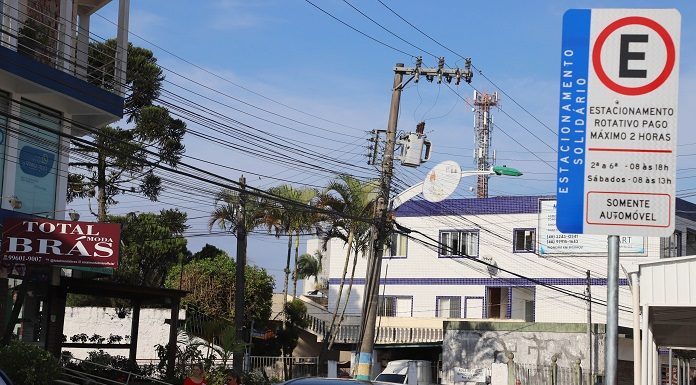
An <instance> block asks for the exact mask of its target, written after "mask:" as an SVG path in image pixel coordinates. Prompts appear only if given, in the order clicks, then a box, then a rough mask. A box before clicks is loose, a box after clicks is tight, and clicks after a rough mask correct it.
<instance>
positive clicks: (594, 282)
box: [305, 196, 696, 369]
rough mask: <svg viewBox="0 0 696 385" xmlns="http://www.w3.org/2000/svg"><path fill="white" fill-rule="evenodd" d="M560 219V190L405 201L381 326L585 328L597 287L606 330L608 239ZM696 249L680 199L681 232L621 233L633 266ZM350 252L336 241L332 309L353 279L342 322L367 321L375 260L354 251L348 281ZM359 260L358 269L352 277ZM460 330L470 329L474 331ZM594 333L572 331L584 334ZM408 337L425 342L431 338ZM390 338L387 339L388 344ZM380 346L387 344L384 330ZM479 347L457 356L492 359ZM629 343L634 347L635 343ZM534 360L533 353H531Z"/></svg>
mask: <svg viewBox="0 0 696 385" xmlns="http://www.w3.org/2000/svg"><path fill="white" fill-rule="evenodd" d="M555 216H556V210H555V200H554V197H552V196H551V197H548V196H546V197H545V196H511V197H494V198H474V199H450V200H445V201H442V202H439V203H431V202H426V201H422V200H413V201H409V202H406V203H404V204H403V205H401V206H400V207H399V208H398V209H397V210H396V212H395V221H396V222H397V223H398V224H399V226H397V230H399V231H400V233H397V234H394V235H393V236H392V239H391V242H390V244H389V246H388V247H387V248H386V249H387V250H385V255H384V257H383V258H384V259H383V261H382V278H381V284H380V304H379V315H380V321H379V325H380V326H381V327H384V326H389V325H395V326H394V328H397V327H400V328H415V329H419V328H432V327H439V328H440V329H442V328H443V321H454V322H456V321H462V322H461V323H458V324H457V325H468V324H476V325H478V326H477V328H479V329H480V328H482V327H483V326H481V323H482V322H484V321H485V322H492V323H496V322H504V323H505V325H508V328H509V323H510V322H518V323H520V325H523V324H524V325H529V324H533V323H538V324H543V325H545V326H544V327H545V328H546V329H548V330H554V329H553V328H552V327H550V326H548V325H553V324H567V325H572V327H569V328H565V329H563V328H561V329H563V330H566V329H567V330H577V329H578V327H577V325H583V324H584V325H586V324H587V323H588V301H587V295H586V293H587V288H588V287H589V288H590V293H591V297H592V300H593V301H592V305H591V313H590V314H591V323H592V324H595V326H594V329H596V330H597V325H596V324H604V323H605V322H606V306H605V304H606V283H607V280H606V276H607V274H606V271H607V237H606V236H594V235H573V234H561V233H560V232H558V230H557V229H556V226H555ZM307 247H308V252H310V253H311V252H313V251H314V250H315V249H321V245H320V242H319V240H310V241H309V242H308V245H307ZM695 248H696V205H695V204H692V203H690V202H687V201H684V200H680V199H678V200H677V222H676V231H675V233H674V235H673V236H672V237H670V238H657V237H621V250H620V261H621V263H622V264H632V263H640V262H646V261H652V260H658V259H660V258H666V257H675V256H680V255H686V254H689V253H694V251H696V249H695ZM346 251H347V248H346V246H345V245H344V244H343V243H342V242H341V241H337V240H333V241H331V242H329V243H328V245H327V249H326V251H324V267H325V278H326V279H327V281H328V284H329V285H328V287H329V289H328V308H327V311H328V312H333V311H334V309H336V307H337V304H338V301H339V300H338V299H337V297H338V291H339V287H340V286H341V283H342V281H343V282H344V283H345V285H344V288H343V294H342V295H341V299H340V308H341V309H343V306H345V301H346V298H348V303H347V307H346V311H345V314H346V315H347V316H348V317H346V320H345V321H343V323H342V326H343V325H349V324H350V323H352V322H358V320H359V317H357V316H358V315H359V314H361V307H362V303H363V292H364V285H365V271H366V264H367V258H366V257H364V256H362V255H359V256H358V257H357V259H353V256H352V255H351V256H350V260H349V261H348V269H347V276H346V279H345V280H343V278H342V277H343V274H344V266H345V259H346ZM353 263H356V269H355V274H354V275H353V276H352V277H351V270H352V264H353ZM588 271H589V277H588ZM351 278H352V280H351ZM312 281H313V279H311V280H308V282H307V284H306V286H305V287H306V288H308V289H310V290H311V289H312ZM351 281H352V285H351ZM619 284H620V290H619V303H620V311H619V325H620V327H625V328H630V327H631V326H632V312H631V291H630V288H629V285H628V277H626V276H623V277H621V278H620V282H619ZM349 286H350V295H348V287H349ZM350 316H356V317H353V318H350ZM396 325H398V326H396ZM600 326H601V325H600ZM500 329H501V328H500V327H491V328H490V330H500ZM585 330H586V328H585ZM388 333H389V331H384V334H388ZM459 333H460V334H462V333H464V334H466V330H460V331H459ZM508 334H509V333H508ZM585 334H586V332H583V333H581V335H580V336H573V337H572V338H580V339H582V338H584V337H582V336H584V335H585ZM438 338H440V340H439V342H440V346H441V347H442V354H443V357H450V358H452V357H453V355H451V354H449V353H448V352H445V351H444V350H446V348H447V347H446V346H443V345H442V344H441V342H442V335H439V336H434V337H433V338H432V339H431V340H429V341H425V342H429V343H433V344H437V342H438V341H437V339H438ZM516 338H524V336H517V337H516ZM569 338H571V337H569ZM572 338H571V339H572ZM409 343H411V344H413V345H418V346H421V345H422V344H423V341H413V342H409ZM389 344H390V342H388V341H383V342H382V346H383V347H385V346H388V345H389ZM406 345H408V343H407V344H406ZM587 345H588V344H587V343H585V344H584V346H587ZM602 345H603V344H602ZM377 346H378V348H379V346H380V342H379V337H378V345H377ZM475 346H476V344H473V345H472V344H464V348H462V347H461V346H460V347H459V348H458V349H460V351H459V352H458V353H457V354H458V355H459V356H460V358H461V355H467V354H469V355H473V356H477V357H481V356H486V355H485V354H483V353H482V352H480V351H471V352H468V351H467V347H469V348H471V349H475ZM622 346H624V344H623V343H622ZM625 346H628V347H630V343H629V344H626V345H625ZM564 349H565V350H564V351H565V352H566V353H565V355H566V356H568V357H566V358H568V359H571V358H573V359H575V358H581V357H583V354H584V357H587V353H584V352H583V351H582V350H584V349H581V348H580V345H578V344H575V346H574V347H571V348H570V349H567V347H564ZM504 350H505V349H501V351H500V352H499V353H500V354H498V355H497V356H496V354H492V355H491V354H489V355H487V357H489V359H491V361H493V360H495V359H496V357H504V354H502V353H504ZM628 350H629V351H626V352H625V353H626V354H623V353H622V359H624V360H630V359H632V358H631V357H632V356H631V352H630V348H629V349H628ZM552 353H558V354H564V353H563V352H560V351H559V352H551V353H549V354H542V355H538V356H539V357H541V356H549V355H550V354H552ZM593 355H594V354H593ZM525 357H527V355H526V354H523V355H521V356H520V357H519V359H521V360H522V361H521V362H524V361H525ZM404 358H417V357H404ZM528 359H529V360H532V361H533V360H534V359H533V357H532V356H531V355H530V356H529V357H528ZM595 361H603V360H595ZM462 362H467V360H466V359H464V360H462ZM518 362H520V361H519V360H518ZM529 363H536V362H529ZM598 365H600V369H601V365H602V364H599V362H598ZM444 366H445V367H446V366H447V365H444ZM595 368H597V366H595Z"/></svg>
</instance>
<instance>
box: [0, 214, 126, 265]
mask: <svg viewBox="0 0 696 385" xmlns="http://www.w3.org/2000/svg"><path fill="white" fill-rule="evenodd" d="M120 242H121V226H120V225H119V224H116V223H92V222H72V221H58V220H52V219H45V218H36V217H34V218H5V219H4V221H3V235H2V256H1V257H0V258H2V259H1V261H2V262H4V263H9V264H42V265H56V266H80V267H110V268H116V267H118V257H119V244H120Z"/></svg>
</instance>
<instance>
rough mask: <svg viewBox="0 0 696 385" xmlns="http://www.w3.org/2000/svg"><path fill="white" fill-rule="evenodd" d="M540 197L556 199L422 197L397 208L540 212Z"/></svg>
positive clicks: (400, 211)
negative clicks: (434, 199)
mask: <svg viewBox="0 0 696 385" xmlns="http://www.w3.org/2000/svg"><path fill="white" fill-rule="evenodd" d="M540 199H554V196H552V195H551V196H541V195H535V196H500V197H491V198H470V199H445V200H443V201H442V202H436V203H433V202H428V201H425V200H422V199H419V200H410V201H407V202H406V203H404V204H402V205H401V206H399V208H397V209H396V216H397V217H423V216H445V215H484V214H538V213H539V200H540Z"/></svg>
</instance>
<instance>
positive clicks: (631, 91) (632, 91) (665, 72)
mask: <svg viewBox="0 0 696 385" xmlns="http://www.w3.org/2000/svg"><path fill="white" fill-rule="evenodd" d="M631 24H639V25H643V26H646V27H648V28H650V29H652V30H653V31H655V32H657V34H658V35H660V37H661V38H662V41H663V42H664V43H665V48H666V49H667V61H666V63H665V67H664V68H663V69H662V72H661V73H660V75H658V76H657V78H655V80H653V81H652V82H650V83H648V84H646V85H644V86H640V87H626V86H622V85H620V84H618V83H616V82H614V81H613V80H611V79H610V78H609V76H607V74H606V72H604V68H602V58H601V55H602V46H603V45H604V43H605V42H606V40H607V38H608V37H609V35H611V34H612V33H613V32H614V31H616V30H617V29H619V28H621V27H625V26H627V25H631ZM674 61H675V49H674V42H673V41H672V37H671V36H670V35H669V33H668V32H667V30H665V29H664V27H662V26H661V25H660V24H658V23H657V22H656V21H655V20H652V19H648V18H647V17H640V16H630V17H624V18H623V19H619V20H616V21H615V22H613V23H611V24H609V25H608V26H607V27H606V28H604V30H603V31H602V32H601V33H600V34H599V36H597V41H596V42H595V45H594V48H593V49H592V65H593V66H594V70H595V73H596V74H597V77H598V78H599V80H600V81H601V82H602V83H604V85H605V86H607V87H608V88H609V89H610V90H612V91H615V92H618V93H620V94H624V95H631V96H635V95H643V94H647V93H648V92H652V91H654V90H655V89H657V87H659V86H661V85H662V83H664V82H665V81H666V80H667V78H668V77H669V75H670V74H671V73H672V69H673V68H674Z"/></svg>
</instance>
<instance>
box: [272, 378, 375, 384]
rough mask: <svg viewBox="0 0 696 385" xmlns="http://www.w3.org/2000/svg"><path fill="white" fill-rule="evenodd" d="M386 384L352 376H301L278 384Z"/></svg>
mask: <svg viewBox="0 0 696 385" xmlns="http://www.w3.org/2000/svg"><path fill="white" fill-rule="evenodd" d="M372 384H375V385H377V384H380V385H388V384H385V383H383V382H372V381H362V380H355V379H352V378H324V377H302V378H294V379H292V380H288V381H285V382H283V383H282V384H280V385H372Z"/></svg>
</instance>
